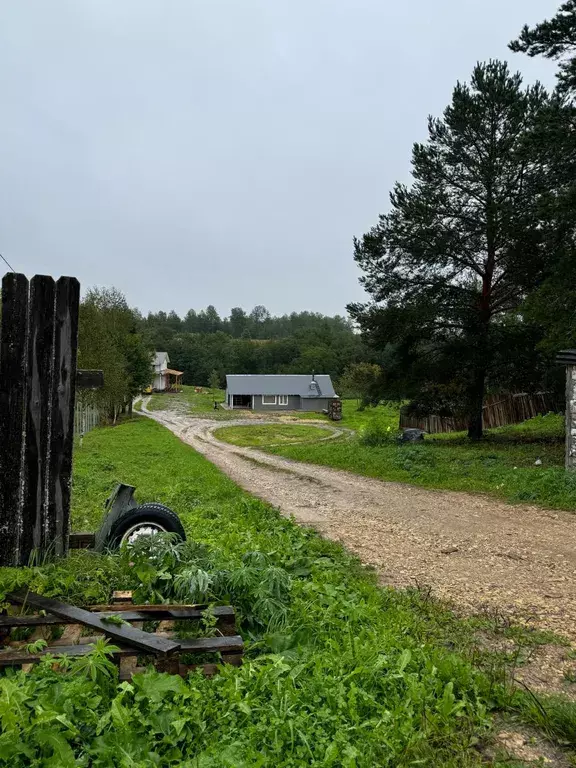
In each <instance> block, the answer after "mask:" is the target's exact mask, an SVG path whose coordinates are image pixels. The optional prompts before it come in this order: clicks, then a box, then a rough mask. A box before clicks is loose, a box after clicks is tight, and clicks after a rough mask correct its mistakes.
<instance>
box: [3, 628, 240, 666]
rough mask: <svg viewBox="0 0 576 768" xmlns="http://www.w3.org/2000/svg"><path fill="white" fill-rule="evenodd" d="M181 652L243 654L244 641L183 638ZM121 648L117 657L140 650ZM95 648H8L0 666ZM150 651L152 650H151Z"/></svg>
mask: <svg viewBox="0 0 576 768" xmlns="http://www.w3.org/2000/svg"><path fill="white" fill-rule="evenodd" d="M181 643H182V647H181V649H180V652H181V653H222V654H223V655H224V654H226V653H229V654H235V655H238V654H241V653H242V650H243V648H244V641H243V640H242V638H241V637H240V636H239V635H236V636H235V637H200V638H194V639H193V640H182V641H181ZM114 645H117V646H118V648H119V650H118V651H116V652H115V653H114V656H117V657H126V656H137V655H138V652H137V651H135V650H134V648H133V647H132V646H130V645H127V644H125V643H119V644H117V643H114ZM92 650H93V647H92V645H90V644H89V643H83V644H78V645H54V646H48V647H46V648H44V649H43V650H42V651H40V652H39V653H27V652H26V651H22V650H20V649H19V648H7V649H6V650H3V651H0V667H7V666H16V665H20V664H34V663H36V662H38V661H40V659H41V658H42V657H43V656H45V655H46V654H48V653H49V654H51V655H53V656H74V657H76V656H86V655H87V654H88V653H90V652H91V651H92ZM149 653H150V652H149Z"/></svg>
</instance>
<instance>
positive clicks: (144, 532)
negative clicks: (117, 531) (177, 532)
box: [120, 522, 166, 546]
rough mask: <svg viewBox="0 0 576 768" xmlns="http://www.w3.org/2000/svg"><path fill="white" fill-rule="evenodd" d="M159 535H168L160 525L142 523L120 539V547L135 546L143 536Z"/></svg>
mask: <svg viewBox="0 0 576 768" xmlns="http://www.w3.org/2000/svg"><path fill="white" fill-rule="evenodd" d="M158 533H166V528H164V527H163V526H161V525H160V524H159V523H150V522H141V523H136V524H135V525H133V526H132V527H131V528H128V530H127V531H126V533H124V534H123V535H122V538H121V539H120V546H122V545H123V544H133V543H134V542H135V541H136V539H139V538H140V537H141V536H156V534H158Z"/></svg>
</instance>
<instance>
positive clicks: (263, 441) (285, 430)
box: [214, 424, 330, 448]
mask: <svg viewBox="0 0 576 768" xmlns="http://www.w3.org/2000/svg"><path fill="white" fill-rule="evenodd" d="M214 434H215V436H216V437H217V438H218V439H219V440H224V441H225V442H227V443H231V444H232V445H239V446H253V447H256V448H259V447H262V446H269V445H276V444H282V445H284V444H290V443H296V442H297V443H302V442H310V441H316V440H326V438H328V437H330V432H329V431H328V430H326V429H323V428H322V427H313V426H308V425H304V424H262V425H254V426H251V425H250V426H246V427H221V428H220V429H217V430H216V432H215V433H214Z"/></svg>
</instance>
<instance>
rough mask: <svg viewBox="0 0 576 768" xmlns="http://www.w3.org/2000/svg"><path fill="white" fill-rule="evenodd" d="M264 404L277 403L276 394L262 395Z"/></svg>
mask: <svg viewBox="0 0 576 768" xmlns="http://www.w3.org/2000/svg"><path fill="white" fill-rule="evenodd" d="M262 405H276V395H262Z"/></svg>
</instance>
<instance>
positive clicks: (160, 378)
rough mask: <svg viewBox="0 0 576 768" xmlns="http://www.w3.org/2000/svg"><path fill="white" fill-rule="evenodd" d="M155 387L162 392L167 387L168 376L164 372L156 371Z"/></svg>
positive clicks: (153, 385)
mask: <svg viewBox="0 0 576 768" xmlns="http://www.w3.org/2000/svg"><path fill="white" fill-rule="evenodd" d="M152 387H153V389H157V390H159V391H160V392H163V391H164V390H165V389H166V376H165V374H163V373H156V374H154V383H153V384H152Z"/></svg>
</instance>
